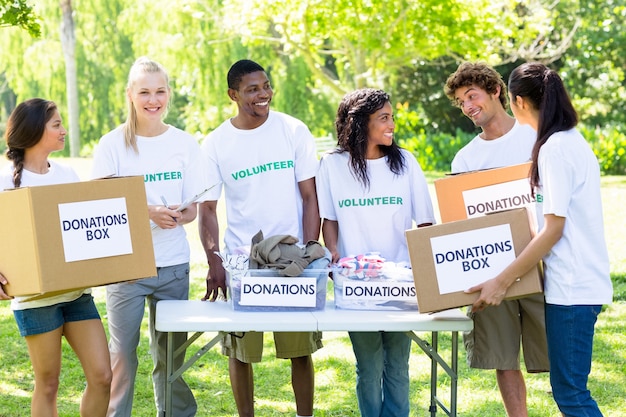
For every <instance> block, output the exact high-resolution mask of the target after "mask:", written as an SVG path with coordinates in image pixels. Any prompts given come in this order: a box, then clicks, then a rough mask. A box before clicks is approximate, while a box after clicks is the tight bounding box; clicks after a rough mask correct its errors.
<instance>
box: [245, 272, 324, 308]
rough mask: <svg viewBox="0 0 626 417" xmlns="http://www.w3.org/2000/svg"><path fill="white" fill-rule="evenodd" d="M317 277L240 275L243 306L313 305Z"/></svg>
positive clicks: (315, 297) (315, 299)
mask: <svg viewBox="0 0 626 417" xmlns="http://www.w3.org/2000/svg"><path fill="white" fill-rule="evenodd" d="M316 301H317V278H314V277H312V278H307V277H293V278H291V277H250V276H244V277H241V300H240V302H239V304H241V305H243V306H275V307H315V306H316Z"/></svg>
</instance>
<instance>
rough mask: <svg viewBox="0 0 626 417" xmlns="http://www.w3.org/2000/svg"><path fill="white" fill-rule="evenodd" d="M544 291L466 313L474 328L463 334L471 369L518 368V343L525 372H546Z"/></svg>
mask: <svg viewBox="0 0 626 417" xmlns="http://www.w3.org/2000/svg"><path fill="white" fill-rule="evenodd" d="M544 306H545V301H544V297H543V294H536V295H532V296H529V297H524V298H520V299H517V300H507V301H503V302H502V304H500V305H499V306H497V307H488V308H486V309H485V310H483V311H480V312H477V313H472V312H468V314H467V315H468V316H469V317H470V318H471V319H473V320H474V329H473V330H471V331H469V332H466V333H464V334H463V341H464V342H465V349H466V351H467V364H468V365H469V366H470V367H471V368H478V369H499V370H519V369H520V342H521V345H522V349H523V354H524V363H525V365H526V370H527V371H528V372H548V371H549V370H550V362H549V360H548V346H547V341H546V322H545V312H544Z"/></svg>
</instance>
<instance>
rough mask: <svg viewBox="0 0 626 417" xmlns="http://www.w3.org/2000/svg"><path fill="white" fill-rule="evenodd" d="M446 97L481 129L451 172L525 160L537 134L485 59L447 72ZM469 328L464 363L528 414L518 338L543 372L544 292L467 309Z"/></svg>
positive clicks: (529, 363)
mask: <svg viewBox="0 0 626 417" xmlns="http://www.w3.org/2000/svg"><path fill="white" fill-rule="evenodd" d="M444 90H445V93H446V95H447V96H448V98H449V99H450V100H451V101H452V103H454V105H456V106H457V107H459V108H460V109H461V111H462V112H463V114H464V115H465V116H467V117H468V118H470V119H471V120H472V122H474V124H475V125H476V126H478V127H480V128H481V129H482V131H481V133H479V134H478V135H476V137H475V138H474V139H472V140H471V141H470V142H469V143H468V144H467V145H465V146H464V147H463V148H462V149H461V150H460V151H459V152H458V153H457V154H456V156H455V157H454V159H453V161H452V172H453V173H460V172H466V171H473V170H479V169H488V168H497V167H503V166H508V165H515V164H521V163H524V162H528V161H529V160H530V156H531V152H532V148H533V146H534V144H535V140H536V137H537V134H536V132H535V131H534V130H533V129H532V128H530V127H529V126H528V125H521V124H519V123H518V122H517V121H516V120H515V119H514V118H513V117H512V116H510V115H509V114H508V113H507V112H506V106H507V92H506V86H505V84H504V81H503V80H502V77H501V76H500V74H498V72H497V71H496V70H495V69H493V68H492V67H490V66H489V65H487V64H484V63H471V62H465V63H463V64H461V65H460V66H459V67H458V69H457V70H456V71H455V72H454V73H453V74H452V75H450V76H449V77H448V80H447V81H446V85H445V88H444ZM468 316H469V317H471V318H472V319H473V320H474V329H473V330H472V331H470V332H467V333H466V334H464V335H463V339H464V342H465V348H466V351H467V361H468V365H469V366H470V367H472V368H479V369H495V370H496V378H497V381H498V387H499V388H500V394H501V395H502V401H503V403H504V407H505V409H506V412H507V415H508V416H509V417H527V416H528V409H527V406H526V383H525V381H524V376H523V374H522V372H521V370H520V342H521V344H522V346H523V352H524V361H525V364H526V369H527V371H528V372H547V371H548V370H549V361H548V355H547V342H546V332H545V318H544V299H543V294H537V295H532V296H529V297H525V298H521V299H518V300H507V301H503V302H502V304H500V305H499V306H497V307H488V308H486V309H485V310H483V311H480V312H476V313H471V312H468Z"/></svg>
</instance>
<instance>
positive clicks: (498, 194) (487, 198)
mask: <svg viewBox="0 0 626 417" xmlns="http://www.w3.org/2000/svg"><path fill="white" fill-rule="evenodd" d="M463 201H464V202H465V210H466V214H467V218H468V219H469V218H472V217H476V216H482V215H483V214H488V213H493V212H495V211H502V210H509V209H513V208H521V207H529V208H532V206H533V203H534V202H535V199H534V198H533V196H532V194H531V190H530V185H529V184H528V179H527V178H523V179H519V180H514V181H509V182H505V183H500V184H494V185H488V186H484V187H479V188H474V189H470V190H465V191H463Z"/></svg>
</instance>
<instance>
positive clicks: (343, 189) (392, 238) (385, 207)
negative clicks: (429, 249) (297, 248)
mask: <svg viewBox="0 0 626 417" xmlns="http://www.w3.org/2000/svg"><path fill="white" fill-rule="evenodd" d="M402 154H403V155H404V159H405V163H406V169H405V172H404V173H403V174H402V175H395V174H394V173H393V172H391V170H390V169H389V166H388V165H387V158H386V157H385V158H380V159H375V160H368V161H367V169H368V173H369V178H370V188H369V189H367V188H365V187H364V186H363V185H362V184H361V183H360V182H359V181H358V180H357V179H356V178H355V177H354V176H353V174H352V171H351V170H350V168H349V155H348V153H347V152H344V153H328V154H326V155H324V156H323V157H322V160H321V161H320V169H319V172H318V175H317V178H316V186H317V198H318V202H319V209H320V216H321V217H322V218H325V219H329V220H335V221H337V222H338V224H339V239H338V247H337V249H338V251H339V254H340V255H341V256H349V255H358V254H363V253H366V252H372V251H375V252H380V254H381V256H382V257H383V258H385V259H386V260H388V261H392V262H409V253H408V248H407V244H406V238H405V236H404V232H405V231H406V230H407V229H411V228H413V227H414V226H415V225H417V224H422V223H433V224H434V223H435V217H434V214H433V207H432V203H431V199H430V194H429V192H428V185H427V183H426V179H425V177H424V173H423V172H422V169H421V168H420V166H419V164H418V163H417V161H416V160H415V157H413V155H411V154H410V153H409V152H407V151H405V150H402Z"/></svg>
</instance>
